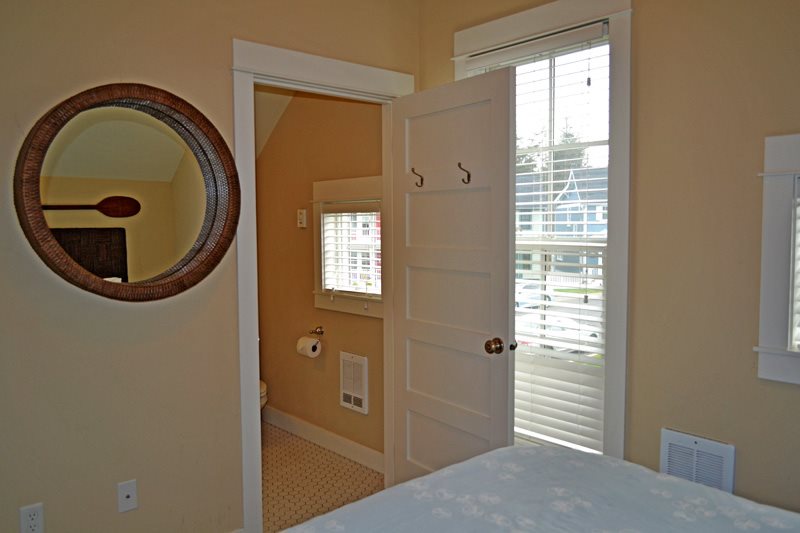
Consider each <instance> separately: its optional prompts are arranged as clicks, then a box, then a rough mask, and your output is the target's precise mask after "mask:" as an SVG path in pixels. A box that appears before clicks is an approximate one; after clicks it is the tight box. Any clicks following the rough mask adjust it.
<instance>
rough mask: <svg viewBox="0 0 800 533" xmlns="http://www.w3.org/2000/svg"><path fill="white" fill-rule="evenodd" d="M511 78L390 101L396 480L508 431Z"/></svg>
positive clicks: (494, 442) (500, 74)
mask: <svg viewBox="0 0 800 533" xmlns="http://www.w3.org/2000/svg"><path fill="white" fill-rule="evenodd" d="M512 80H513V71H512V70H510V69H508V70H502V71H495V72H491V73H489V74H485V75H483V76H477V77H475V78H470V79H468V80H464V81H460V82H458V83H454V84H450V85H448V86H445V87H439V88H436V89H433V90H430V91H425V92H421V93H416V94H413V95H410V96H407V97H404V98H400V99H398V100H397V101H395V102H394V103H393V104H392V127H393V132H392V138H393V143H394V146H393V156H394V157H393V161H394V163H393V165H394V168H393V186H392V187H393V188H392V198H393V200H392V201H393V205H392V211H393V213H394V221H393V228H394V235H393V238H392V242H393V243H394V247H393V256H394V264H395V276H394V278H395V280H394V317H395V335H394V357H395V361H394V368H395V390H394V395H395V417H394V418H395V419H394V425H395V454H394V460H395V477H396V481H403V480H405V479H409V478H411V477H415V476H418V475H421V474H424V473H427V472H430V471H431V470H433V469H437V468H441V467H443V466H446V465H448V464H452V463H454V462H457V461H461V460H464V459H466V458H468V457H471V456H473V455H476V454H478V453H481V452H484V451H488V450H490V449H492V448H496V447H499V446H504V445H507V444H510V442H511V431H512V424H511V412H512V411H511V406H512V399H511V396H510V394H511V392H510V390H511V387H510V386H509V382H510V376H511V375H512V371H513V361H512V359H513V358H512V357H511V356H510V353H509V351H508V348H507V346H508V344H510V343H511V342H513V335H512V334H513V329H512V328H513V317H512V314H513V304H512V300H511V297H512V288H511V278H512V262H511V258H512V254H513V252H512V241H513V226H512V221H513V215H514V211H513V189H512V184H513V172H512V170H513V168H512V162H513V160H514V159H513V150H514V142H513V139H514V137H513V131H514V124H513V117H514V112H513V109H514V97H513V84H512ZM459 165H460V167H459ZM412 169H413V171H412ZM463 169H466V170H463ZM468 172H469V176H468ZM420 175H421V176H422V177H421V178H420ZM419 185H421V186H419ZM494 337H499V338H501V339H502V340H503V342H504V343H505V345H506V348H505V349H504V350H503V352H502V353H499V354H492V355H489V354H487V353H486V352H485V350H484V343H485V342H486V341H487V340H489V339H492V338H494Z"/></svg>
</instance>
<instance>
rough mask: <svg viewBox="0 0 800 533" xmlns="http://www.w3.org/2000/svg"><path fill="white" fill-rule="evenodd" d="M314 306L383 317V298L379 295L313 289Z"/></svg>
mask: <svg viewBox="0 0 800 533" xmlns="http://www.w3.org/2000/svg"><path fill="white" fill-rule="evenodd" d="M314 307H316V308H318V309H327V310H329V311H340V312H342V313H350V314H353V315H361V316H368V317H372V318H383V300H382V299H381V298H380V296H364V295H361V294H354V293H346V292H336V293H332V292H330V291H325V292H318V291H314Z"/></svg>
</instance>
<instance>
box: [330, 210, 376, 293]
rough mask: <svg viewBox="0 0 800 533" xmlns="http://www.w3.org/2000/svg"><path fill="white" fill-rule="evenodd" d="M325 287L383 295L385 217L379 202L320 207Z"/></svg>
mask: <svg viewBox="0 0 800 533" xmlns="http://www.w3.org/2000/svg"><path fill="white" fill-rule="evenodd" d="M320 211H321V225H322V288H323V289H325V290H333V291H336V292H341V291H344V292H353V293H359V294H367V295H380V294H381V225H380V221H381V216H380V206H379V204H378V203H377V202H374V201H371V202H335V203H326V202H322V203H321V204H320Z"/></svg>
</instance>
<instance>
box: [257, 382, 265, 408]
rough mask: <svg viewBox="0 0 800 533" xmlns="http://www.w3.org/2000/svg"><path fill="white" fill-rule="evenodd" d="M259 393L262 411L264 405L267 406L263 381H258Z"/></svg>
mask: <svg viewBox="0 0 800 533" xmlns="http://www.w3.org/2000/svg"><path fill="white" fill-rule="evenodd" d="M258 384H259V388H260V390H259V392H260V396H261V408H262V409H263V408H264V406H265V405H267V384H266V383H264V382H263V381H259V382H258Z"/></svg>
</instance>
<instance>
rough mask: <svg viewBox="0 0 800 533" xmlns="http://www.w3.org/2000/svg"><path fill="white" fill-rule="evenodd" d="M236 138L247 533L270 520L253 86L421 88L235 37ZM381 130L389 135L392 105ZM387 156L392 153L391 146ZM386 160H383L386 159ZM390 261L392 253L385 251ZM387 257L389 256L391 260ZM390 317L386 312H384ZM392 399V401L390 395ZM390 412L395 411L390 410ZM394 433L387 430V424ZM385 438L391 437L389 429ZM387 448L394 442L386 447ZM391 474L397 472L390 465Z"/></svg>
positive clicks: (367, 91)
mask: <svg viewBox="0 0 800 533" xmlns="http://www.w3.org/2000/svg"><path fill="white" fill-rule="evenodd" d="M233 60H234V78H233V80H234V130H235V131H234V138H235V141H236V142H235V158H236V165H237V169H238V171H239V178H240V184H241V188H242V210H241V215H240V222H239V229H238V233H237V240H236V251H237V272H238V280H239V281H238V285H239V290H238V300H239V353H240V389H241V416H242V485H243V502H242V504H243V516H244V528H243V530H244V531H245V532H247V533H256V532H261V531H262V527H263V513H262V491H261V431H260V424H261V420H260V411H259V407H258V400H256V398H257V397H258V393H257V390H258V379H257V376H258V375H259V360H258V359H259V358H258V353H259V338H258V337H259V336H258V292H257V287H258V269H257V260H258V258H257V245H256V243H257V235H256V186H255V175H256V173H255V171H256V153H255V146H256V143H255V136H254V131H255V116H254V104H253V102H254V92H255V86H256V84H258V83H260V84H266V85H272V86H277V87H282V88H286V89H290V90H306V91H310V92H315V93H319V94H326V95H332V96H343V97H349V98H353V99H356V100H361V101H368V102H375V103H387V102H389V101H391V100H392V99H393V98H395V97H397V96H401V95H404V94H410V93H411V92H413V89H414V79H413V76H410V75H408V74H402V73H397V72H391V71H387V70H383V69H378V68H374V67H366V66H363V65H356V64H352V63H346V62H343V61H338V60H333V59H327V58H321V57H318V56H311V55H309V54H304V53H300V52H295V51H291V50H284V49H279V48H274V47H270V46H266V45H260V44H256V43H250V42H246V41H239V40H234V42H233ZM382 113H383V115H384V120H383V128H384V130H383V132H382V137H384V138H385V137H387V131H386V129H387V127H388V126H387V121H386V119H385V116H386V113H387V111H386V109H385V106H384V109H383V110H382ZM382 158H383V159H384V161H385V160H387V159H388V152H387V148H386V147H385V146H384V147H383V148H382ZM385 166H386V165H384V167H385ZM384 260H385V261H387V258H384ZM387 262H388V261H387ZM384 318H386V317H384ZM385 404H386V405H387V406H390V405H391V400H390V399H388V398H387V399H386V400H385ZM384 416H385V417H386V418H387V419H388V417H389V416H391V413H390V412H389V411H388V410H387V411H385V412H384ZM387 433H388V432H387ZM385 438H386V441H385V442H391V438H388V437H385ZM384 451H385V452H388V450H386V449H385V450H384ZM384 473H385V475H386V476H387V478H389V479H391V475H392V472H390V471H388V470H387V471H385V472H384Z"/></svg>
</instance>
